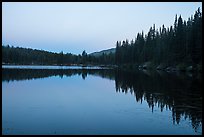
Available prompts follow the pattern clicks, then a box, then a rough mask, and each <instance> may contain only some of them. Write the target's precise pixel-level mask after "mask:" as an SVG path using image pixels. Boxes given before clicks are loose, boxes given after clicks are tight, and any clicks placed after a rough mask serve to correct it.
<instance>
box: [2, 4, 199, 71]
mask: <svg viewBox="0 0 204 137" xmlns="http://www.w3.org/2000/svg"><path fill="white" fill-rule="evenodd" d="M121 33H122V32H121ZM96 46H97V45H96ZM2 64H20V65H31V64H34V65H73V64H78V65H79V64H83V65H117V66H118V67H121V68H136V67H141V68H156V69H170V70H173V69H179V70H186V69H190V70H193V69H196V70H199V71H201V69H202V13H201V11H200V8H198V10H197V11H196V12H195V13H194V15H192V16H191V17H189V18H188V20H187V21H186V20H184V19H182V16H181V15H179V16H178V15H176V16H175V20H174V22H173V24H172V25H171V26H170V27H165V25H162V26H161V27H160V28H156V25H155V24H153V26H151V27H150V29H149V32H148V33H147V34H144V33H143V32H141V33H137V35H136V37H135V39H132V40H130V41H129V40H128V39H126V40H122V41H117V42H116V50H115V53H110V54H105V53H103V54H102V55H101V56H93V55H88V54H87V53H86V51H85V50H84V51H83V52H82V54H79V55H75V54H72V53H66V54H65V53H63V51H62V52H60V53H53V52H48V51H44V50H37V49H29V48H21V47H13V46H9V45H2Z"/></svg>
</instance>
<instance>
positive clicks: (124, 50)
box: [115, 8, 202, 69]
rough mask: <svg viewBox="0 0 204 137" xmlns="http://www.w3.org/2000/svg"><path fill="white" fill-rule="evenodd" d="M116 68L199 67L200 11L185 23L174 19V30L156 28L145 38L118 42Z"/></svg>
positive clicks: (171, 27) (200, 40) (200, 58)
mask: <svg viewBox="0 0 204 137" xmlns="http://www.w3.org/2000/svg"><path fill="white" fill-rule="evenodd" d="M115 61H116V64H118V65H122V66H127V65H130V66H131V67H133V66H134V65H135V66H139V65H144V64H146V65H148V64H151V65H149V66H154V67H158V66H160V67H162V66H163V67H167V66H172V67H176V68H178V69H182V68H183V67H186V66H193V67H194V68H195V67H198V66H200V67H199V68H200V69H201V65H202V13H201V12H200V8H198V10H197V11H196V12H195V14H194V16H191V17H189V18H188V21H185V20H183V19H182V17H181V15H180V16H179V17H177V15H176V17H175V22H174V25H173V26H170V27H168V28H166V27H165V26H164V25H162V27H160V28H159V29H156V28H155V24H154V25H153V26H152V27H150V29H149V32H148V33H147V35H145V36H144V34H143V32H142V33H138V34H137V36H136V38H135V40H131V41H130V42H129V41H128V40H125V41H122V42H121V41H117V43H116V57H115Z"/></svg>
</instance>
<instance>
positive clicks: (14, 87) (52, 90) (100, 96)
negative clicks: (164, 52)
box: [2, 68, 202, 135]
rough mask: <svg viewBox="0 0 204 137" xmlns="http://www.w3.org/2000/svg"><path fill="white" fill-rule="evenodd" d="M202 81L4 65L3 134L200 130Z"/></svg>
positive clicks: (179, 76)
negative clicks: (15, 67)
mask: <svg viewBox="0 0 204 137" xmlns="http://www.w3.org/2000/svg"><path fill="white" fill-rule="evenodd" d="M201 83H202V79H201V77H199V76H197V75H194V74H193V75H192V74H177V73H174V74H170V73H166V72H148V71H135V72H125V71H116V70H106V69H91V70H85V69H83V70H82V69H23V68H21V69H14V68H4V69H2V134H137V135H138V134H142V135H143V134H190V135H201V134H202V94H201V90H202V89H201V88H202V87H201V85H202V84H201Z"/></svg>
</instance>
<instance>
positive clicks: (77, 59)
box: [2, 45, 115, 65]
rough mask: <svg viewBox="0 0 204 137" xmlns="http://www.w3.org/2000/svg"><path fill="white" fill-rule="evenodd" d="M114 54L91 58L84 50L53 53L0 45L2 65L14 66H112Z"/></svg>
mask: <svg viewBox="0 0 204 137" xmlns="http://www.w3.org/2000/svg"><path fill="white" fill-rule="evenodd" d="M114 57H115V55H114V54H112V53H111V54H108V55H106V54H102V55H101V56H99V57H95V56H91V55H88V54H87V53H86V51H85V50H84V51H83V52H82V54H79V55H75V54H71V53H66V54H64V53H63V52H60V53H53V52H48V51H44V50H37V49H30V48H21V47H13V46H9V45H7V46H4V45H2V63H3V64H16V65H72V64H77V65H79V64H83V65H87V64H93V65H101V64H104V65H107V64H114Z"/></svg>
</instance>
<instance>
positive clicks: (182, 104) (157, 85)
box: [2, 69, 202, 132]
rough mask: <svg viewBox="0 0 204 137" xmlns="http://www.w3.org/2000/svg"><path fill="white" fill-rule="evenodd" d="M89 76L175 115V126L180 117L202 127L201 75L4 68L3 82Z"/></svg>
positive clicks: (173, 117)
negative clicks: (97, 77)
mask: <svg viewBox="0 0 204 137" xmlns="http://www.w3.org/2000/svg"><path fill="white" fill-rule="evenodd" d="M73 75H81V77H82V79H84V80H86V78H87V77H88V75H95V76H100V77H102V78H107V79H110V80H115V88H116V92H122V93H128V92H130V93H131V94H133V95H134V96H135V100H136V102H141V103H142V102H143V101H146V102H147V103H148V105H149V107H150V109H151V110H152V113H154V108H155V107H157V108H160V110H161V111H163V110H164V109H169V110H171V112H172V119H173V120H172V121H173V124H179V123H180V120H181V117H182V116H184V117H185V119H187V118H189V119H190V121H191V125H192V128H193V129H194V130H195V132H197V129H199V128H200V127H202V93H201V91H202V78H201V77H200V76H199V75H195V74H191V75H190V76H189V75H186V74H180V73H174V74H170V73H166V72H163V71H153V72H150V71H134V72H132V71H129V72H128V71H119V70H104V69H102V70H99V69H91V70H85V69H84V70H80V69H69V70H57V69H53V70H52V69H47V70H46V69H38V70H36V69H2V81H3V82H11V81H14V80H17V81H18V80H31V79H37V78H46V77H51V76H60V77H61V78H63V77H71V76H73Z"/></svg>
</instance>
